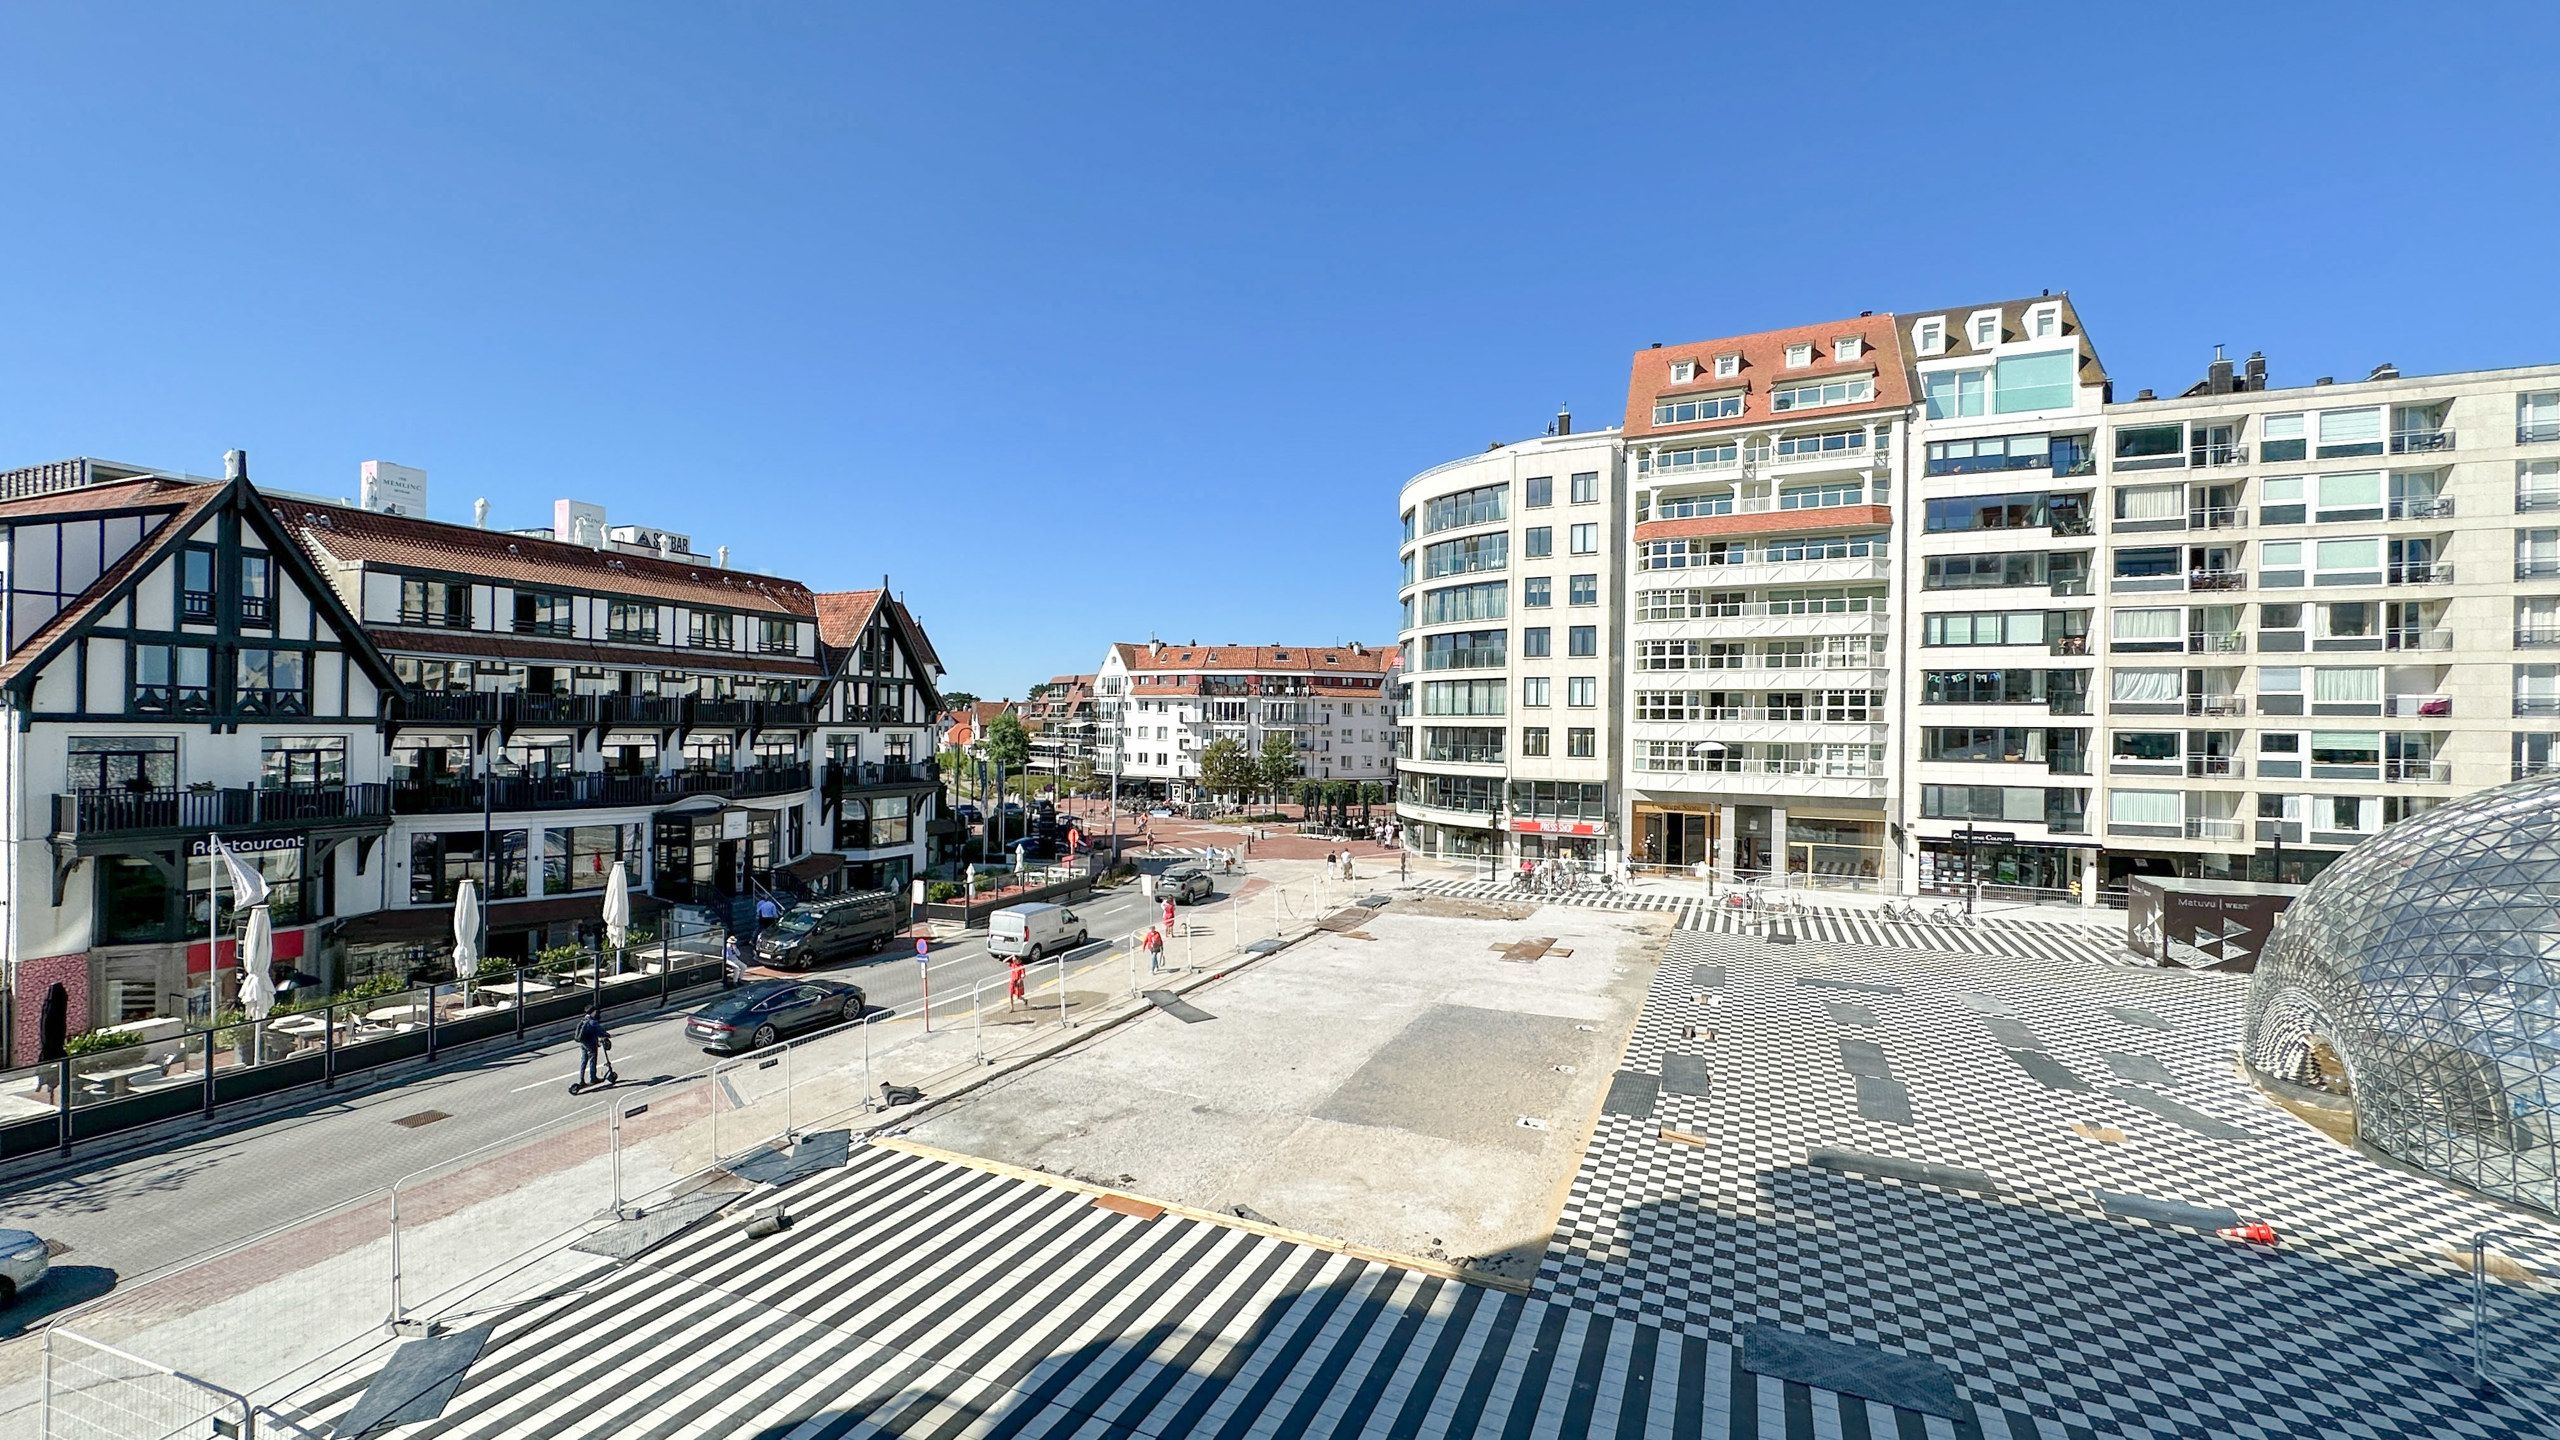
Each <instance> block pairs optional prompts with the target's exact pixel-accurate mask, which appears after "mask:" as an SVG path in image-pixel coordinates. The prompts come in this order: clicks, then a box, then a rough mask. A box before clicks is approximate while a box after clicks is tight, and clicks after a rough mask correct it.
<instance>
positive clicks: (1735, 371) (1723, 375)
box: [1716, 355, 1742, 380]
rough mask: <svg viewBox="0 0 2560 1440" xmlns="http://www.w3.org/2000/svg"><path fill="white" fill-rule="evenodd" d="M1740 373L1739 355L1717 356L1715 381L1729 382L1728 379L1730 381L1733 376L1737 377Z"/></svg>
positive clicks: (1740, 361) (1740, 362) (1740, 358)
mask: <svg viewBox="0 0 2560 1440" xmlns="http://www.w3.org/2000/svg"><path fill="white" fill-rule="evenodd" d="M1741 373H1742V357H1741V356H1739V355H1719V356H1717V357H1716V378H1717V379H1719V380H1730V379H1732V378H1733V377H1734V376H1736V375H1739V374H1741Z"/></svg>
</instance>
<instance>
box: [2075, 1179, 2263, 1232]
mask: <svg viewBox="0 0 2560 1440" xmlns="http://www.w3.org/2000/svg"><path fill="white" fill-rule="evenodd" d="M2097 1196H2098V1208H2099V1209H2101V1210H2104V1211H2106V1212H2107V1213H2108V1214H2110V1215H2119V1216H2122V1217H2124V1218H2126V1219H2128V1220H2148V1221H2150V1222H2151V1223H2152V1224H2154V1225H2175V1226H2177V1227H2179V1228H2181V1229H2186V1230H2201V1231H2203V1232H2205V1233H2206V1234H2208V1235H2210V1234H2212V1233H2213V1232H2214V1231H2216V1230H2220V1229H2224V1228H2226V1227H2228V1226H2232V1225H2237V1224H2239V1223H2240V1212H2239V1211H2237V1210H2234V1209H2231V1208H2230V1207H2228V1206H2224V1205H2187V1204H2182V1203H2180V1202H2179V1201H2176V1200H2154V1199H2152V1198H2151V1197H2150V1196H2148V1195H2128V1194H2125V1193H2123V1192H2121V1191H2116V1190H2100V1191H2098V1192H2097Z"/></svg>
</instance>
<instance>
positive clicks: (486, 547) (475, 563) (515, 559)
mask: <svg viewBox="0 0 2560 1440" xmlns="http://www.w3.org/2000/svg"><path fill="white" fill-rule="evenodd" d="M270 503H271V504H272V505H273V507H274V509H275V512H276V514H277V515H278V516H279V517H281V518H282V519H283V521H284V522H285V524H286V526H287V527H288V528H289V529H291V530H292V531H293V532H294V534H295V536H296V537H297V538H298V539H300V540H301V541H302V544H303V546H304V548H305V549H308V550H310V551H312V552H313V554H314V557H315V558H317V559H319V560H321V561H322V562H323V563H324V564H326V563H327V562H329V561H332V560H334V561H339V562H359V563H364V564H371V565H390V566H410V567H415V568H418V569H424V570H441V571H447V572H452V573H456V574H463V575H475V576H482V577H485V578H488V579H491V580H499V581H505V582H508V583H523V584H527V585H544V586H558V587H561V588H567V589H584V590H592V591H598V592H602V593H606V594H613V595H628V596H632V597H634V598H637V599H643V600H663V601H667V602H669V603H672V604H677V605H693V606H700V607H702V608H705V609H721V610H739V611H747V612H754V613H761V614H768V615H801V616H814V615H815V614H816V613H817V609H818V606H817V599H816V597H815V596H814V595H812V594H811V593H810V591H809V587H808V586H806V585H803V584H801V583H800V582H799V581H797V580H783V579H779V578H777V577H775V576H771V575H756V574H751V573H749V572H747V571H743V570H723V569H721V568H720V567H719V566H717V565H713V564H709V563H707V562H705V561H702V560H699V559H684V560H662V559H659V558H657V557H656V556H652V555H630V554H625V553H623V552H621V551H618V550H593V549H589V548H588V547H586V546H584V545H572V544H569V543H568V542H566V541H562V540H543V539H538V538H535V537H533V536H529V535H514V534H510V533H508V532H506V531H503V530H481V529H477V528H475V527H473V526H469V525H452V524H447V523H445V522H444V521H441V520H418V519H412V518H410V517H408V516H402V515H382V514H377V513H375V512H373V511H370V510H353V509H349V508H347V507H346V506H343V505H323V504H320V503H318V502H316V501H310V500H293V499H284V498H276V499H273V500H271V501H270Z"/></svg>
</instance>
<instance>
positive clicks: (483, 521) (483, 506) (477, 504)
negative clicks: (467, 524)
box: [471, 495, 489, 530]
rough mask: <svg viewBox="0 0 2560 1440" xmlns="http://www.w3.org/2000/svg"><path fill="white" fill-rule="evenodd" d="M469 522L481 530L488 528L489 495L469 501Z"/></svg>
mask: <svg viewBox="0 0 2560 1440" xmlns="http://www.w3.org/2000/svg"><path fill="white" fill-rule="evenodd" d="M471 523H472V524H474V525H477V526H479V527H480V528H481V529H483V530H486V529H488V528H489V497H487V496H485V495H484V496H482V497H480V498H479V499H477V500H474V501H472V502H471Z"/></svg>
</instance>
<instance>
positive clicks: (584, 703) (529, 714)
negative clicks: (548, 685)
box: [506, 690, 603, 725]
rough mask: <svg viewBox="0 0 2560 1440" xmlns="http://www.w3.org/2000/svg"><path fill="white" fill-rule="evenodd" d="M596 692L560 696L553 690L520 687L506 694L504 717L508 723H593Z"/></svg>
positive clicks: (594, 719)
mask: <svg viewBox="0 0 2560 1440" xmlns="http://www.w3.org/2000/svg"><path fill="white" fill-rule="evenodd" d="M602 698H603V697H601V696H596V695H562V694H559V693H557V692H545V691H539V690H523V691H518V692H516V693H515V694H512V695H509V696H508V697H507V704H506V716H507V723H508V724H510V725H593V724H595V723H596V709H597V702H598V701H599V700H600V699H602Z"/></svg>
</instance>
